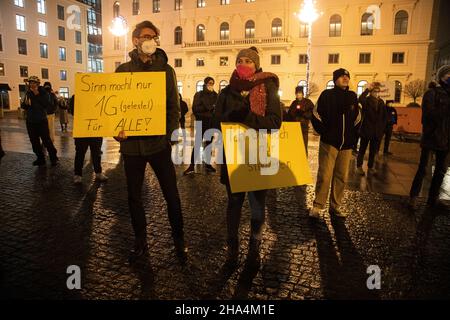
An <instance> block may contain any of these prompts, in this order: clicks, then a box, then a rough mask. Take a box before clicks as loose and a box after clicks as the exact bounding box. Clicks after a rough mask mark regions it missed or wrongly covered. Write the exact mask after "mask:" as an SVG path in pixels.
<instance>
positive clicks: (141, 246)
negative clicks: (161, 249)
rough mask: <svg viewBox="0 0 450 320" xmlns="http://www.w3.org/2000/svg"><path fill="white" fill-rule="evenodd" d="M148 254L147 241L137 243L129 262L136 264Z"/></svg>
mask: <svg viewBox="0 0 450 320" xmlns="http://www.w3.org/2000/svg"><path fill="white" fill-rule="evenodd" d="M147 253H148V244H147V241H144V242H141V243H137V244H135V245H134V249H133V250H132V251H131V252H130V256H129V257H128V260H129V262H130V263H134V262H136V260H138V259H139V258H140V257H142V256H143V255H145V254H147Z"/></svg>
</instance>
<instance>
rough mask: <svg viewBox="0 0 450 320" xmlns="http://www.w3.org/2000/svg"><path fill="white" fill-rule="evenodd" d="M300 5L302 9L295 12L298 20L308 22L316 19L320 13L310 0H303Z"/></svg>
mask: <svg viewBox="0 0 450 320" xmlns="http://www.w3.org/2000/svg"><path fill="white" fill-rule="evenodd" d="M302 6H303V7H302V9H301V10H300V12H299V13H298V14H297V16H298V18H299V19H300V21H302V22H304V23H308V24H310V23H313V22H314V21H316V20H317V18H319V16H320V14H319V12H317V10H316V8H315V7H314V3H313V1H312V0H305V1H304V2H303V5H302Z"/></svg>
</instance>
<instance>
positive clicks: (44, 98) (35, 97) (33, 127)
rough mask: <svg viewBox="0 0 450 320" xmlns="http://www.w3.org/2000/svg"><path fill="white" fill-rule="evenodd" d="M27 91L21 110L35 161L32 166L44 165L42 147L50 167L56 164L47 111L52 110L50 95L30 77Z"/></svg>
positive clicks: (56, 159)
mask: <svg viewBox="0 0 450 320" xmlns="http://www.w3.org/2000/svg"><path fill="white" fill-rule="evenodd" d="M26 83H27V84H28V90H27V92H26V93H25V96H24V98H23V101H22V102H21V108H22V109H24V110H25V112H26V123H27V131H28V136H29V138H30V142H31V146H32V148H33V152H34V153H35V154H36V156H37V159H36V160H35V161H34V162H33V165H34V166H43V165H45V155H44V150H43V149H42V145H41V140H42V143H43V145H44V146H45V148H46V149H47V151H48V154H49V157H50V161H51V164H52V166H55V165H57V164H58V157H57V155H56V154H57V151H56V148H55V146H54V145H53V142H52V140H51V138H50V132H49V126H48V120H47V110H51V109H52V108H53V105H52V101H51V98H50V95H49V94H48V92H47V90H45V89H44V88H43V87H42V86H40V85H39V84H40V80H39V78H38V77H36V76H31V77H29V78H28V79H27V80H26Z"/></svg>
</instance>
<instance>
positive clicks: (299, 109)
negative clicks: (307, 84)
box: [289, 86, 314, 154]
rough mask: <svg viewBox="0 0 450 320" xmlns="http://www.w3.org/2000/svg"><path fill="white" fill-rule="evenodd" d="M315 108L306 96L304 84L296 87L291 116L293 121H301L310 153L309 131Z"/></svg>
mask: <svg viewBox="0 0 450 320" xmlns="http://www.w3.org/2000/svg"><path fill="white" fill-rule="evenodd" d="M313 109H314V104H313V103H312V101H311V100H309V99H308V98H305V97H304V88H303V86H297V87H296V88H295V100H294V101H292V103H291V106H290V107H289V118H290V120H291V121H297V122H300V126H301V129H302V136H303V143H304V144H305V150H306V154H308V131H309V122H310V121H311V118H312V112H313Z"/></svg>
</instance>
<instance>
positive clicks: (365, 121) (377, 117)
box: [356, 83, 387, 176]
mask: <svg viewBox="0 0 450 320" xmlns="http://www.w3.org/2000/svg"><path fill="white" fill-rule="evenodd" d="M380 91H381V88H380V85H379V84H378V83H371V84H370V85H369V87H368V88H367V89H366V90H364V92H363V93H362V94H361V96H360V97H359V102H360V103H361V105H362V123H361V128H360V130H359V135H360V137H361V144H360V147H359V152H358V158H357V161H356V167H357V168H356V172H357V173H358V174H360V175H362V176H364V175H365V173H364V170H363V168H362V165H363V162H364V155H365V154H366V150H367V147H368V146H369V145H370V148H369V162H368V164H367V166H368V168H369V169H368V172H369V173H370V174H376V170H375V168H374V167H373V165H374V162H375V156H376V154H377V152H378V149H379V146H380V142H381V139H382V138H383V133H384V131H385V129H386V125H387V113H386V107H385V105H384V102H383V100H382V99H381V98H380Z"/></svg>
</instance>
